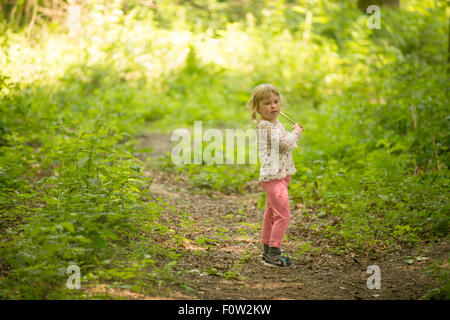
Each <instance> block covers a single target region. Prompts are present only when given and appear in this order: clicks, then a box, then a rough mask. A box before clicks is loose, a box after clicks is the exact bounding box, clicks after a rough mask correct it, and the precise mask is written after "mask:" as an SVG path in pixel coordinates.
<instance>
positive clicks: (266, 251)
mask: <svg viewBox="0 0 450 320" xmlns="http://www.w3.org/2000/svg"><path fill="white" fill-rule="evenodd" d="M263 245H264V252H263V254H262V256H261V262H262V263H264V259H265V258H266V256H267V255H268V254H269V245H268V244H265V243H264V244H263Z"/></svg>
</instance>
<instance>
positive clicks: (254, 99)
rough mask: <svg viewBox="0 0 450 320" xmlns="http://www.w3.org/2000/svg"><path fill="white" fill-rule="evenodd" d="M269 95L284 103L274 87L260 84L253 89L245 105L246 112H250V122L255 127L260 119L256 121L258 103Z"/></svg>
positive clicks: (283, 99) (282, 97)
mask: <svg viewBox="0 0 450 320" xmlns="http://www.w3.org/2000/svg"><path fill="white" fill-rule="evenodd" d="M271 94H274V95H276V96H277V97H279V98H280V103H281V104H283V103H284V102H285V98H284V96H283V95H282V94H281V93H280V91H279V90H278V89H277V88H276V87H275V86H273V85H271V84H268V83H262V84H260V85H258V86H256V87H255V88H254V89H253V91H252V96H251V98H250V100H249V101H248V102H247V103H246V105H245V106H246V108H247V109H248V111H249V112H250V119H251V120H252V122H253V124H255V125H257V124H258V122H259V121H260V120H261V118H260V119H257V117H256V114H257V111H258V105H259V102H260V101H261V100H263V99H267V98H269V97H270V96H271Z"/></svg>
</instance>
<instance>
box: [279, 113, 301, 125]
mask: <svg viewBox="0 0 450 320" xmlns="http://www.w3.org/2000/svg"><path fill="white" fill-rule="evenodd" d="M280 114H281V115H282V116H283V117H285V118H286V119H288V120H289V121H290V122H292V123H293V124H296V123H297V122H295V121H294V120H292V119H291V118H289V117H288V116H287V115H285V114H284V113H283V112H282V111H280Z"/></svg>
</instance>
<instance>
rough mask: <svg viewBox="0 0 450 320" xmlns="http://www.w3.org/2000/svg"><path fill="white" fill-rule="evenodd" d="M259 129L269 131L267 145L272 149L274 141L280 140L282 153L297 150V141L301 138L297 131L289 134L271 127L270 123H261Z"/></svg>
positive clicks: (279, 144)
mask: <svg viewBox="0 0 450 320" xmlns="http://www.w3.org/2000/svg"><path fill="white" fill-rule="evenodd" d="M258 128H259V129H263V130H267V131H266V132H267V145H268V146H269V147H270V145H271V141H272V139H277V140H278V146H279V148H280V151H286V150H290V149H295V148H297V143H296V142H297V140H298V139H299V138H300V137H301V134H299V133H298V132H297V131H294V132H287V131H284V130H281V129H279V128H278V127H275V126H272V125H270V124H269V123H268V122H260V124H259V126H258Z"/></svg>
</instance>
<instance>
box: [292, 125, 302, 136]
mask: <svg viewBox="0 0 450 320" xmlns="http://www.w3.org/2000/svg"><path fill="white" fill-rule="evenodd" d="M293 130H294V131H295V132H297V133H298V134H302V132H303V130H304V129H303V126H302V125H301V124H299V123H296V124H294V126H293Z"/></svg>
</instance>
